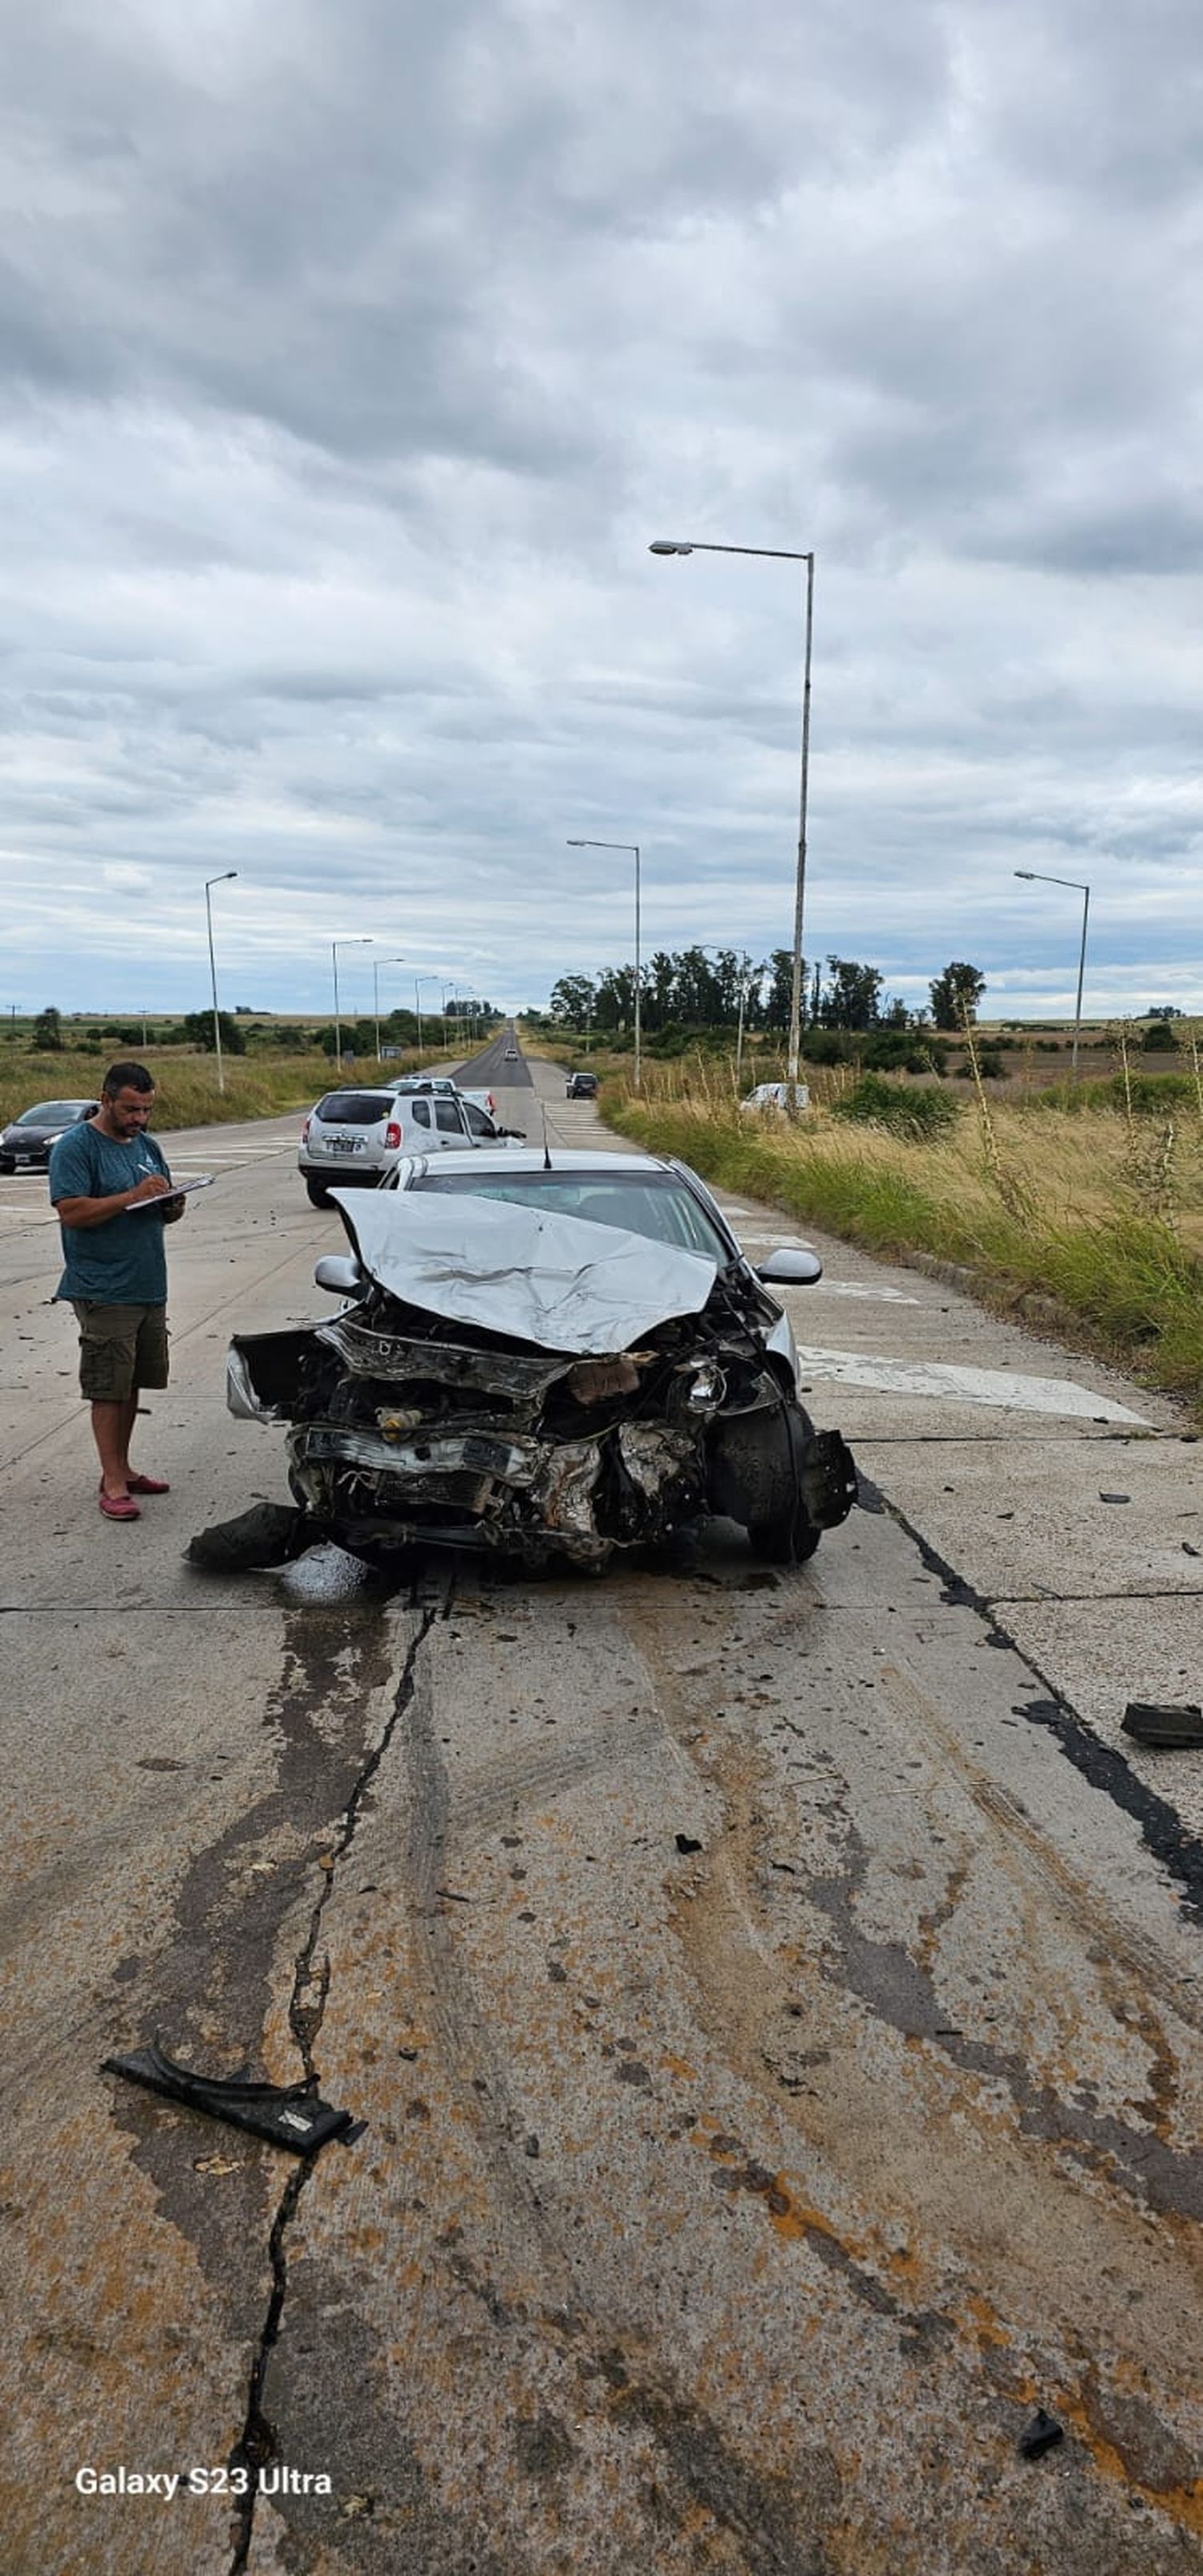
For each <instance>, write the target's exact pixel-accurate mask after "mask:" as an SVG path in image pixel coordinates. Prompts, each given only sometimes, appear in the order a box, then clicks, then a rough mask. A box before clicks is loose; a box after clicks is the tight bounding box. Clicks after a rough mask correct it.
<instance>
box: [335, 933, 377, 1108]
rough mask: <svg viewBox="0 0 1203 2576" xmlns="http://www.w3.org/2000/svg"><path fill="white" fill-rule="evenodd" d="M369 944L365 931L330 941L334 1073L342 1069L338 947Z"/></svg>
mask: <svg viewBox="0 0 1203 2576" xmlns="http://www.w3.org/2000/svg"><path fill="white" fill-rule="evenodd" d="M371 946H372V941H371V939H370V938H369V937H368V936H367V935H366V933H362V934H357V935H356V937H355V938H353V939H332V940H331V942H330V955H331V958H332V960H333V964H334V1068H335V1071H336V1073H341V1072H342V1069H343V1024H342V1021H341V1019H340V1018H339V1015H338V952H339V949H340V948H370V947H371Z"/></svg>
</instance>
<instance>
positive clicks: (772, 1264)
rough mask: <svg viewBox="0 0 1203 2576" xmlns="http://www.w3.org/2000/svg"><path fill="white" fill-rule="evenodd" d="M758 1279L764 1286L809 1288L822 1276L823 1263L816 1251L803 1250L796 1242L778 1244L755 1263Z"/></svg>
mask: <svg viewBox="0 0 1203 2576" xmlns="http://www.w3.org/2000/svg"><path fill="white" fill-rule="evenodd" d="M754 1266H755V1271H756V1276H757V1278H758V1279H763V1281H764V1284H765V1287H766V1288H810V1287H812V1286H813V1284H814V1282H815V1280H816V1279H821V1278H822V1276H823V1264H822V1262H821V1261H820V1259H819V1256H818V1253H817V1252H803V1251H802V1249H801V1247H800V1246H799V1245H796V1244H786V1243H782V1244H779V1245H778V1247H777V1250H776V1251H775V1252H770V1253H769V1255H768V1257H767V1259H766V1260H764V1261H758V1262H756V1263H755V1265H754Z"/></svg>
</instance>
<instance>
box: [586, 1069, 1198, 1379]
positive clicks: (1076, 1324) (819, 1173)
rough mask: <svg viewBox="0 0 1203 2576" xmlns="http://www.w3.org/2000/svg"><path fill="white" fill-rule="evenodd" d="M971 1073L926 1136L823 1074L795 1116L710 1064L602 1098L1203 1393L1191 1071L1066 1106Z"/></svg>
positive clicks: (662, 1142)
mask: <svg viewBox="0 0 1203 2576" xmlns="http://www.w3.org/2000/svg"><path fill="white" fill-rule="evenodd" d="M950 1088H951V1086H945V1085H942V1086H941V1093H940V1096H941V1098H947V1097H948V1094H949V1091H950ZM1175 1089H1177V1087H1175ZM958 1090H959V1091H960V1092H961V1103H962V1105H961V1111H960V1115H959V1116H958V1117H956V1118H955V1119H954V1121H953V1122H952V1124H951V1126H950V1127H948V1128H947V1129H946V1130H945V1131H944V1132H942V1133H940V1134H938V1135H935V1136H928V1137H920V1136H917V1135H908V1134H907V1133H906V1132H905V1131H901V1132H899V1131H895V1130H891V1128H890V1127H888V1126H886V1125H885V1124H883V1123H880V1122H879V1121H875V1122H874V1123H871V1124H867V1125H862V1124H858V1123H856V1122H855V1121H852V1120H849V1119H848V1118H847V1117H846V1116H841V1115H840V1114H839V1107H840V1103H841V1099H843V1100H845V1101H846V1098H847V1093H848V1086H847V1085H846V1084H845V1085H843V1086H840V1085H832V1086H831V1087H830V1088H829V1089H828V1090H827V1091H826V1093H825V1095H824V1093H823V1086H822V1085H821V1083H820V1084H816V1083H815V1081H814V1080H813V1079H812V1082H811V1097H812V1101H813V1102H814V1106H813V1107H812V1108H811V1109H810V1110H809V1111H808V1112H806V1113H805V1114H804V1116H803V1117H802V1118H801V1120H800V1121H799V1123H798V1125H797V1126H796V1127H795V1126H792V1125H790V1124H789V1123H788V1122H787V1121H786V1120H784V1119H783V1118H779V1117H776V1118H772V1119H771V1120H765V1119H762V1118H759V1117H754V1116H750V1115H748V1114H747V1113H744V1114H742V1115H741V1113H740V1111H739V1109H738V1107H737V1106H736V1104H735V1102H734V1099H733V1096H732V1091H731V1087H730V1085H729V1084H724V1083H723V1082H722V1081H721V1079H720V1080H715V1079H713V1078H712V1077H711V1076H710V1075H709V1074H708V1072H707V1070H706V1068H704V1067H703V1066H701V1065H700V1064H699V1065H698V1066H697V1067H696V1068H695V1069H694V1071H693V1073H692V1075H691V1074H690V1073H689V1071H688V1070H684V1071H683V1070H682V1069H681V1068H678V1067H672V1068H663V1069H662V1068H658V1067H651V1068H649V1069H648V1070H647V1072H646V1075H645V1084H644V1094H643V1097H642V1099H636V1098H635V1097H634V1095H633V1094H632V1093H631V1091H630V1089H629V1088H628V1086H627V1082H626V1079H625V1077H622V1076H614V1077H611V1079H610V1080H609V1081H608V1082H607V1085H606V1089H605V1097H604V1102H603V1108H604V1114H605V1116H606V1118H607V1120H608V1121H609V1122H610V1123H611V1124H612V1125H614V1126H616V1127H617V1128H619V1129H620V1130H621V1132H622V1133H623V1134H624V1135H627V1136H629V1137H631V1138H632V1140H634V1141H638V1142H639V1143H640V1144H645V1145H648V1146H650V1147H652V1148H653V1150H655V1151H658V1152H668V1153H674V1154H679V1155H680V1156H681V1157H682V1158H683V1160H684V1161H686V1162H688V1163H692V1164H693V1165H694V1166H695V1168H696V1169H697V1170H698V1171H700V1172H703V1173H705V1175H706V1176H707V1178H708V1179H710V1180H715V1181H719V1182H721V1183H722V1184H723V1185H724V1186H725V1187H727V1188H729V1189H732V1190H735V1191H738V1192H740V1193H743V1192H746V1193H747V1194H748V1195H749V1196H751V1197H754V1198H758V1199H761V1200H763V1201H765V1202H767V1203H768V1204H769V1205H770V1206H775V1207H779V1208H781V1209H782V1210H783V1212H784V1213H785V1214H786V1215H788V1216H789V1217H790V1218H792V1219H799V1220H802V1221H803V1222H809V1223H810V1224H812V1225H815V1226H819V1227H822V1228H824V1229H826V1230H827V1231H828V1232H830V1233H832V1234H836V1235H841V1236H843V1237H845V1238H846V1239H847V1240H848V1241H849V1242H851V1243H858V1244H862V1245H863V1246H864V1247H865V1248H866V1249H867V1250H868V1251H871V1252H877V1253H881V1254H883V1255H885V1256H888V1257H891V1258H895V1259H902V1260H905V1259H906V1258H907V1256H908V1255H910V1254H913V1253H916V1252H920V1253H924V1254H927V1255H930V1256H933V1257H935V1258H936V1259H939V1260H944V1261H949V1262H955V1263H957V1264H959V1265H961V1266H963V1267H964V1268H965V1269H966V1270H967V1271H968V1272H969V1273H970V1274H971V1277H972V1281H973V1284H974V1287H975V1291H976V1293H977V1294H978V1295H979V1296H980V1297H981V1298H982V1299H983V1301H984V1302H987V1303H989V1304H990V1305H992V1306H993V1307H995V1308H996V1309H997V1310H999V1311H1003V1312H1010V1313H1018V1314H1020V1315H1022V1312H1023V1308H1024V1302H1025V1300H1030V1299H1033V1298H1039V1299H1041V1300H1049V1301H1051V1303H1052V1306H1053V1307H1054V1309H1055V1310H1056V1314H1057V1317H1058V1319H1059V1321H1060V1323H1061V1326H1062V1328H1063V1329H1064V1331H1065V1333H1066V1334H1067V1335H1068V1336H1070V1337H1075V1338H1077V1339H1078V1340H1079V1341H1081V1342H1083V1343H1085V1344H1086V1345H1087V1346H1088V1347H1090V1348H1092V1349H1093V1350H1095V1351H1097V1352H1098V1353H1100V1354H1101V1355H1104V1356H1106V1357H1109V1358H1112V1359H1115V1360H1118V1361H1122V1362H1124V1363H1125V1364H1126V1365H1127V1366H1128V1367H1130V1368H1134V1369H1135V1370H1136V1371H1137V1372H1138V1374H1140V1375H1141V1376H1142V1377H1144V1378H1145V1379H1146V1380H1147V1381H1148V1382H1149V1383H1150V1384H1152V1385H1156V1386H1160V1387H1164V1388H1166V1389H1169V1390H1172V1391H1174V1392H1176V1393H1179V1394H1181V1395H1183V1396H1185V1397H1186V1398H1187V1399H1188V1401H1189V1402H1190V1403H1191V1404H1192V1405H1193V1406H1195V1408H1196V1409H1199V1410H1203V1109H1201V1105H1200V1101H1199V1098H1198V1096H1197V1094H1196V1090H1195V1086H1194V1085H1193V1084H1191V1085H1187V1086H1184V1094H1185V1096H1177V1097H1172V1098H1170V1099H1169V1100H1165V1099H1163V1100H1162V1101H1161V1102H1160V1105H1155V1106H1154V1107H1153V1108H1152V1109H1149V1108H1147V1107H1144V1106H1143V1105H1142V1097H1141V1094H1140V1092H1139V1090H1136V1091H1134V1096H1133V1099H1132V1102H1131V1105H1130V1106H1129V1104H1128V1102H1127V1101H1126V1100H1125V1099H1124V1098H1123V1097H1121V1098H1120V1099H1118V1100H1116V1099H1114V1098H1111V1097H1108V1099H1107V1100H1106V1102H1105V1103H1104V1104H1100V1103H1098V1102H1097V1101H1094V1102H1090V1103H1085V1102H1084V1103H1082V1104H1080V1105H1078V1104H1075V1105H1073V1106H1072V1107H1062V1108H1058V1107H1054V1106H1050V1105H1048V1104H1047V1103H1046V1102H1045V1101H1043V1100H1033V1101H1031V1102H1029V1103H1028V1104H1027V1105H1024V1104H1022V1103H1019V1102H1016V1101H1014V1100H1011V1101H1007V1102H1003V1103H998V1102H996V1101H995V1100H993V1099H988V1098H987V1096H986V1093H985V1090H984V1089H982V1090H975V1088H974V1087H973V1086H970V1088H969V1090H968V1093H967V1094H966V1093H965V1092H964V1091H961V1087H960V1086H958ZM897 1091H898V1094H899V1096H900V1099H901V1101H902V1102H903V1104H904V1105H905V1102H906V1100H907V1098H908V1096H909V1097H910V1098H913V1097H914V1092H913V1089H911V1088H910V1087H908V1086H907V1085H906V1084H905V1083H899V1084H898V1085H897ZM1046 1320H1048V1316H1047V1309H1042V1310H1041V1321H1042V1322H1044V1321H1046Z"/></svg>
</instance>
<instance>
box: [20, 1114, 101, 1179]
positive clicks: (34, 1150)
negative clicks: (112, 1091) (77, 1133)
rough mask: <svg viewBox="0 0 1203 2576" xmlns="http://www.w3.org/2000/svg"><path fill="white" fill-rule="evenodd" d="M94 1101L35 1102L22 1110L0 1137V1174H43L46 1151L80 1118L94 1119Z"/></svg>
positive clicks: (46, 1161) (47, 1159) (75, 1124)
mask: <svg viewBox="0 0 1203 2576" xmlns="http://www.w3.org/2000/svg"><path fill="white" fill-rule="evenodd" d="M99 1107H100V1102H99V1101H98V1100H39V1101H38V1102H37V1104H36V1106H35V1107H34V1108H33V1109H23V1110H22V1112H21V1115H20V1117H19V1118H14V1120H13V1122H12V1125H11V1127H6V1128H5V1130H4V1134H3V1135H2V1136H0V1172H44V1171H45V1170H46V1168H47V1165H48V1164H49V1161H50V1148H51V1146H52V1145H57V1143H58V1140H59V1137H60V1136H63V1135H65V1134H66V1131H67V1129H68V1127H78V1125H79V1122H80V1119H81V1118H94V1117H95V1115H96V1112H97V1110H98V1109H99Z"/></svg>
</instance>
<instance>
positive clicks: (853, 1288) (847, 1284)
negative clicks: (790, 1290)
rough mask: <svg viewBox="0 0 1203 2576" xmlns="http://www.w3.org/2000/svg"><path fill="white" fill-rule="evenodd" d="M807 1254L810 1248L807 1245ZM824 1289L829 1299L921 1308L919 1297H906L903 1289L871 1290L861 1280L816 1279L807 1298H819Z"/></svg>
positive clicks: (871, 1288)
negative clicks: (859, 1298) (863, 1299)
mask: <svg viewBox="0 0 1203 2576" xmlns="http://www.w3.org/2000/svg"><path fill="white" fill-rule="evenodd" d="M806 1250H807V1251H808V1252H809V1250H810V1246H809V1244H807V1246H806ZM824 1289H826V1292H827V1295H828V1296H829V1297H868V1298H871V1299H872V1300H873V1301H874V1302H875V1303H877V1304H880V1305H883V1306H921V1305H922V1303H923V1299H922V1298H921V1297H908V1296H907V1293H906V1290H905V1289H904V1288H873V1287H870V1286H869V1284H868V1283H867V1282H866V1281H864V1280H861V1279H816V1281H815V1284H814V1287H813V1289H808V1290H807V1295H808V1296H815V1297H817V1296H819V1295H820V1293H821V1292H822V1291H823V1290H824Z"/></svg>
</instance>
